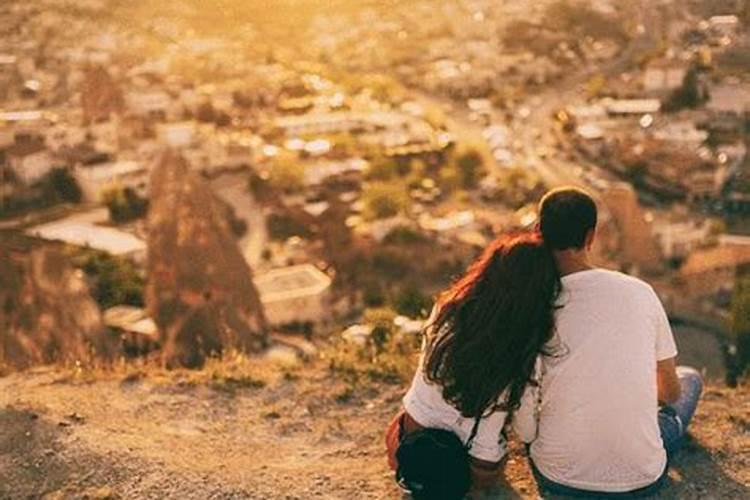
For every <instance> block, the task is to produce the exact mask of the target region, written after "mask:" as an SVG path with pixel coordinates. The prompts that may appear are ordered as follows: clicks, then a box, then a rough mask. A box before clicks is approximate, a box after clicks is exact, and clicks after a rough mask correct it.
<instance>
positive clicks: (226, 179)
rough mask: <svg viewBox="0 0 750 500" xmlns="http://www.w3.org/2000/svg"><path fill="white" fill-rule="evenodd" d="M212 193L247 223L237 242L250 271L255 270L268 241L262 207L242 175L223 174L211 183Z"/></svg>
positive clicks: (245, 177)
mask: <svg viewBox="0 0 750 500" xmlns="http://www.w3.org/2000/svg"><path fill="white" fill-rule="evenodd" d="M211 187H212V188H213V190H214V192H215V193H216V194H217V195H218V196H219V197H221V198H222V199H223V200H224V201H226V202H227V203H229V204H230V205H232V207H233V208H234V210H235V213H236V214H237V216H238V217H239V218H241V219H244V220H245V222H247V233H245V235H244V236H243V237H242V238H241V239H240V241H239V242H238V244H239V246H240V251H241V252H242V255H243V256H244V257H245V260H246V261H247V263H248V264H249V265H250V268H251V269H257V268H258V265H259V264H260V261H261V256H262V254H263V250H264V248H265V246H266V243H267V241H268V231H267V229H266V217H265V215H264V214H263V209H262V207H261V206H260V205H259V204H258V202H257V201H255V198H254V197H253V195H252V193H250V190H249V189H248V188H247V176H246V175H244V174H241V173H240V174H236V173H230V174H224V175H221V176H219V177H217V178H216V179H213V180H212V181H211Z"/></svg>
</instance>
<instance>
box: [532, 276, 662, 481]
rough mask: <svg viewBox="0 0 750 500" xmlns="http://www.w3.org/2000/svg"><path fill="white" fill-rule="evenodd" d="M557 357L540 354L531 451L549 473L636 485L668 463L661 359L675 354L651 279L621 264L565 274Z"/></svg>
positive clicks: (550, 475) (557, 478)
mask: <svg viewBox="0 0 750 500" xmlns="http://www.w3.org/2000/svg"><path fill="white" fill-rule="evenodd" d="M562 281H563V293H562V295H561V297H560V301H559V304H560V306H561V309H560V310H559V311H558V313H557V315H556V336H555V341H554V346H553V347H554V348H555V349H556V354H557V355H556V356H553V357H546V358H545V359H544V361H543V366H544V376H543V380H542V394H543V397H542V404H541V414H540V420H539V429H538V436H537V439H536V440H535V441H534V442H533V444H532V446H531V457H532V459H533V460H534V463H535V465H536V466H537V468H538V469H539V470H540V472H541V473H542V474H543V475H544V476H545V477H547V478H549V479H551V480H553V481H556V482H559V483H561V484H565V485H568V486H571V487H575V488H580V489H586V490H596V491H629V490H634V489H638V488H641V487H643V486H646V485H649V484H651V483H653V482H654V481H656V480H657V479H658V478H659V476H660V475H661V474H662V472H663V471H664V468H665V466H666V454H665V452H664V448H663V446H662V441H661V437H660V434H659V427H658V423H657V410H658V403H657V386H656V363H657V360H662V359H666V358H670V357H674V356H675V355H676V348H675V345H674V340H673V338H672V333H671V330H670V328H669V323H668V320H667V318H666V315H665V313H664V310H663V308H662V306H661V303H660V302H659V299H658V298H657V296H656V294H655V293H654V291H653V290H652V288H651V287H650V286H649V285H647V284H646V283H644V282H642V281H640V280H637V279H635V278H632V277H629V276H626V275H624V274H621V273H616V272H611V271H605V270H599V269H594V270H587V271H581V272H576V273H573V274H570V275H567V276H565V277H563V279H562Z"/></svg>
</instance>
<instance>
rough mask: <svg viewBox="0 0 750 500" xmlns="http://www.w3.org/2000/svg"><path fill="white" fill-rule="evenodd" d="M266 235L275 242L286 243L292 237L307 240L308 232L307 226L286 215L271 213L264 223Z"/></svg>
mask: <svg viewBox="0 0 750 500" xmlns="http://www.w3.org/2000/svg"><path fill="white" fill-rule="evenodd" d="M266 224H267V226H268V234H269V235H270V236H271V238H272V239H274V240H277V241H286V240H287V239H289V238H291V237H292V236H299V237H301V238H307V237H308V236H310V231H309V230H308V228H307V226H306V225H305V224H304V223H302V222H300V221H298V220H297V219H295V218H294V217H292V216H290V215H287V214H278V213H272V214H271V215H269V216H268V220H267V221H266Z"/></svg>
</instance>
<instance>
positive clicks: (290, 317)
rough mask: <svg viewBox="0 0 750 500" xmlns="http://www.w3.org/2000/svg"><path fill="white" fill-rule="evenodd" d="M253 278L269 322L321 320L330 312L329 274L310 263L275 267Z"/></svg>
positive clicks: (273, 323)
mask: <svg viewBox="0 0 750 500" xmlns="http://www.w3.org/2000/svg"><path fill="white" fill-rule="evenodd" d="M254 281H255V286H256V287H257V289H258V293H259V294H260V300H261V303H262V304H263V308H264V309H265V313H266V317H267V318H268V321H269V323H270V324H271V325H284V324H289V323H294V322H311V323H321V322H324V321H325V320H326V319H327V318H328V317H329V316H330V304H329V300H330V297H329V293H330V292H329V289H330V287H331V278H330V277H329V276H328V275H327V274H325V273H323V272H322V271H320V270H319V269H318V268H316V267H315V266H313V265H311V264H301V265H297V266H290V267H284V268H280V269H274V270H271V271H268V272H267V273H264V274H260V275H258V276H256V277H255V278H254Z"/></svg>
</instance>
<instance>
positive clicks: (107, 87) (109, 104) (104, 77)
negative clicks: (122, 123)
mask: <svg viewBox="0 0 750 500" xmlns="http://www.w3.org/2000/svg"><path fill="white" fill-rule="evenodd" d="M124 103H125V100H124V98H123V95H122V91H121V90H120V88H119V87H118V85H117V83H115V80H114V78H112V76H111V75H110V74H109V73H108V72H107V70H106V69H105V68H103V67H102V66H93V67H90V68H88V69H87V71H86V75H85V77H84V81H83V88H82V89H81V107H82V108H83V118H84V121H85V122H86V123H96V122H101V121H107V120H109V118H110V116H111V115H112V114H114V113H121V112H122V111H123V109H124V106H125V104H124Z"/></svg>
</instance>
